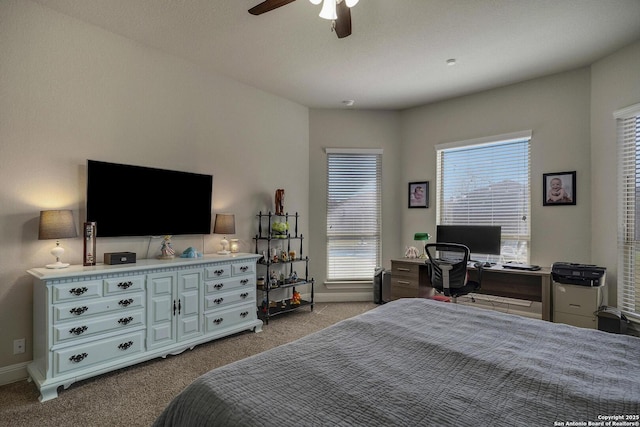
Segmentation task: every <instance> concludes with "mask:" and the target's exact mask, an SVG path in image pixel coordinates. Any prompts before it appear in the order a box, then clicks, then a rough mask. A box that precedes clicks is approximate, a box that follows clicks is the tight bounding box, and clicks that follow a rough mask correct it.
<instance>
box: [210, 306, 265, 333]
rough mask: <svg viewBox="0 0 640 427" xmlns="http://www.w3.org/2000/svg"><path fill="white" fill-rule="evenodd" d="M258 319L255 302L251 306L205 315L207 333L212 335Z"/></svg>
mask: <svg viewBox="0 0 640 427" xmlns="http://www.w3.org/2000/svg"><path fill="white" fill-rule="evenodd" d="M255 318H256V306H255V300H254V301H251V304H249V305H244V306H240V307H236V308H231V309H227V310H216V311H213V312H211V313H208V314H205V316H204V319H205V322H206V326H205V333H207V334H208V333H212V332H216V331H219V330H223V329H226V328H229V327H231V326H235V325H239V324H241V323H243V322H246V321H248V320H252V319H255Z"/></svg>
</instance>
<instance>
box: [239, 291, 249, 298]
mask: <svg viewBox="0 0 640 427" xmlns="http://www.w3.org/2000/svg"><path fill="white" fill-rule="evenodd" d="M248 296H249V292H243V293H241V294H240V298H243V299H244V298H246V297H248Z"/></svg>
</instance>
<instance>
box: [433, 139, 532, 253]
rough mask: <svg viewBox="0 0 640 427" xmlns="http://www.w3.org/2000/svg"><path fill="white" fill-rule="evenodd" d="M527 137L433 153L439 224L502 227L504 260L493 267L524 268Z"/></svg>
mask: <svg viewBox="0 0 640 427" xmlns="http://www.w3.org/2000/svg"><path fill="white" fill-rule="evenodd" d="M530 140H531V136H530V133H526V132H525V133H524V136H520V137H518V138H515V139H514V138H508V139H507V140H505V139H504V138H500V137H499V136H497V137H493V138H483V139H482V140H481V141H482V142H481V143H477V142H475V141H471V142H470V143H469V144H468V145H465V144H463V143H457V144H451V145H447V146H445V147H451V148H441V147H442V146H439V147H436V148H437V176H438V183H437V189H436V192H437V194H436V198H437V200H438V204H437V213H436V216H437V223H438V224H444V225H447V224H455V225H500V226H502V254H501V255H500V257H497V256H495V257H491V256H487V258H488V259H489V260H491V261H500V262H506V261H518V262H528V260H529V242H530V220H529V213H530V205H531V202H530V199H531V194H530V193H531V192H530Z"/></svg>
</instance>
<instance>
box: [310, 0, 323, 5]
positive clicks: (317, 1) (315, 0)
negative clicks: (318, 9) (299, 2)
mask: <svg viewBox="0 0 640 427" xmlns="http://www.w3.org/2000/svg"><path fill="white" fill-rule="evenodd" d="M309 1H310V2H311V3H313V4H320V3H321V2H322V0H309Z"/></svg>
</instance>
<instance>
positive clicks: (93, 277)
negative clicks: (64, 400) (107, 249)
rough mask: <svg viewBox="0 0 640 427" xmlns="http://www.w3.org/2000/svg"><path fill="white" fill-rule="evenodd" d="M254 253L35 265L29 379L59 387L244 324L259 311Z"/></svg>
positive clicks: (253, 326)
mask: <svg viewBox="0 0 640 427" xmlns="http://www.w3.org/2000/svg"><path fill="white" fill-rule="evenodd" d="M258 258H259V256H258V255H255V254H235V255H233V256H222V255H206V256H205V257H203V258H175V259H171V260H156V259H145V260H138V262H137V263H135V264H123V265H104V264H100V265H96V266H92V267H83V266H80V265H78V266H71V267H69V268H65V269H61V270H51V269H46V268H34V269H32V270H29V271H28V272H29V274H31V275H32V276H33V277H34V283H33V286H34V287H33V362H32V363H31V364H29V366H28V372H29V375H30V376H31V379H32V380H33V381H34V382H35V383H36V385H37V387H38V389H39V390H40V401H43V402H44V401H46V400H49V399H53V398H55V397H57V396H58V387H59V386H61V385H62V386H64V387H65V388H67V387H69V386H70V385H71V384H72V383H74V382H75V381H79V380H83V379H86V378H90V377H93V376H96V375H100V374H103V373H106V372H109V371H113V370H115V369H120V368H123V367H126V366H130V365H133V364H136V363H140V362H143V361H145V360H149V359H153V358H156V357H165V356H167V355H168V354H178V353H181V352H183V351H184V350H186V349H191V348H193V347H195V346H196V345H198V344H201V343H204V342H207V341H211V340H213V339H217V338H221V337H224V336H226V335H231V334H234V333H237V332H241V331H244V330H254V331H255V332H259V331H261V330H262V321H261V320H259V319H258V317H257V303H256V261H257V259H258Z"/></svg>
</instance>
